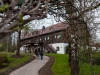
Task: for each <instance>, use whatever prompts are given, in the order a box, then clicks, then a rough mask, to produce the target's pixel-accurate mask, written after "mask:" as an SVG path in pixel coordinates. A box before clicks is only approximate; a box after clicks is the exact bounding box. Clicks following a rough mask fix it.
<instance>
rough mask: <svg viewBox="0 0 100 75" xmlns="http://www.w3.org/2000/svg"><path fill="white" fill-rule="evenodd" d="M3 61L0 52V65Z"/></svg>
mask: <svg viewBox="0 0 100 75" xmlns="http://www.w3.org/2000/svg"><path fill="white" fill-rule="evenodd" d="M3 61H4V57H3V54H2V53H0V65H1V64H2V63H3Z"/></svg>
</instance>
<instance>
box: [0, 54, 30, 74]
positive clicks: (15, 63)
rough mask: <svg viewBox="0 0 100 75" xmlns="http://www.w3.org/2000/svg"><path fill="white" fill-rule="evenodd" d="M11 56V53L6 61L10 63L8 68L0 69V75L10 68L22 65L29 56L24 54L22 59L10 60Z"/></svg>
mask: <svg viewBox="0 0 100 75" xmlns="http://www.w3.org/2000/svg"><path fill="white" fill-rule="evenodd" d="M11 55H12V53H10V54H8V59H9V61H10V64H9V66H7V67H5V68H2V69H0V73H1V72H4V71H6V70H8V69H10V68H12V67H15V66H17V65H19V64H21V63H23V62H24V61H26V60H28V59H29V58H30V56H29V54H24V57H22V58H11V57H10V56H11Z"/></svg>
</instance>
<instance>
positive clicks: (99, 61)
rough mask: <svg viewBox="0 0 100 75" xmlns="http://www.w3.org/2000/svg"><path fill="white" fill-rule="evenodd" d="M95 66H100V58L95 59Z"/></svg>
mask: <svg viewBox="0 0 100 75" xmlns="http://www.w3.org/2000/svg"><path fill="white" fill-rule="evenodd" d="M93 64H95V65H100V56H95V57H93Z"/></svg>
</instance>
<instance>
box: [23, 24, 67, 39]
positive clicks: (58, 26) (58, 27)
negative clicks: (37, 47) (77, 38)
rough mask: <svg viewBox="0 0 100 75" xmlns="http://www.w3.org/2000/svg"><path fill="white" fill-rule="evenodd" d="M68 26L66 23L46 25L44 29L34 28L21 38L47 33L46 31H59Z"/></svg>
mask: <svg viewBox="0 0 100 75" xmlns="http://www.w3.org/2000/svg"><path fill="white" fill-rule="evenodd" d="M68 27H69V25H68V24H67V23H58V24H54V25H52V26H49V27H46V28H45V29H44V30H43V29H39V30H36V31H34V32H31V33H30V34H27V35H26V36H25V37H24V38H23V39H25V38H30V37H33V36H38V35H43V34H48V33H51V32H55V31H59V30H64V29H66V28H68Z"/></svg>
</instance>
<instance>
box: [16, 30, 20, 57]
mask: <svg viewBox="0 0 100 75" xmlns="http://www.w3.org/2000/svg"><path fill="white" fill-rule="evenodd" d="M20 35H21V31H18V39H17V52H16V55H20Z"/></svg>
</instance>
